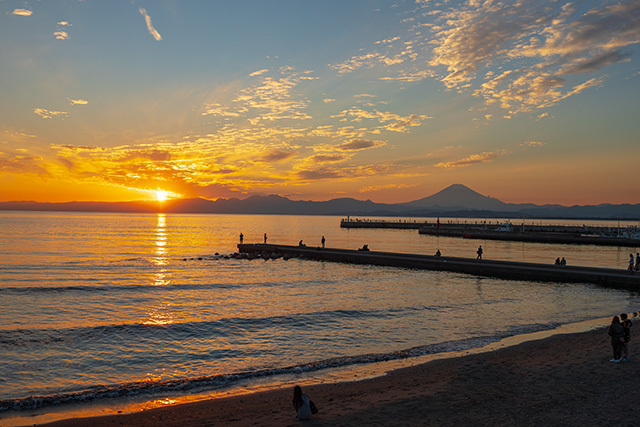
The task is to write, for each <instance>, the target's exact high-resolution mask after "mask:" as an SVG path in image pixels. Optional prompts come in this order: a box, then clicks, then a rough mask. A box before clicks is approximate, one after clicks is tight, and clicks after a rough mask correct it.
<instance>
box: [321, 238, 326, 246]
mask: <svg viewBox="0 0 640 427" xmlns="http://www.w3.org/2000/svg"><path fill="white" fill-rule="evenodd" d="M325 241H326V240H325V239H324V236H322V239H320V243H322V249H324V242H325Z"/></svg>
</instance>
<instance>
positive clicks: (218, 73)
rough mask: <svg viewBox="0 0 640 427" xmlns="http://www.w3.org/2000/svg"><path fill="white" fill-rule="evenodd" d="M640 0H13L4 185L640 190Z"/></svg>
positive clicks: (3, 124) (514, 195) (578, 198)
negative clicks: (455, 185)
mask: <svg viewBox="0 0 640 427" xmlns="http://www.w3.org/2000/svg"><path fill="white" fill-rule="evenodd" d="M639 42H640V0H626V1H609V0H601V1H590V0H581V1H575V2H566V1H563V0H557V1H553V0H522V1H517V0H516V1H493V0H487V1H481V0H468V1H454V0H451V1H447V0H442V1H431V0H411V1H408V0H407V1H401V0H397V1H383V0H349V1H345V0H337V1H334V0H322V1H312V0H233V1H218V0H203V1H199V0H190V1H177V0H171V1H170V0H154V1H150V0H147V1H142V0H108V1H107V0H99V1H98V0H82V1H79V0H48V1H13V0H0V89H1V90H0V201H11V200H35V201H41V202H66V201H132V200H147V199H153V198H155V197H156V196H158V195H160V196H161V197H164V196H168V197H183V198H187V197H202V198H207V199H217V198H221V197H222V198H240V199H243V198H246V197H249V196H252V195H268V194H278V195H282V196H285V197H288V198H290V199H293V200H316V201H323V200H330V199H334V198H340V197H352V198H356V199H359V200H366V199H370V200H373V201H374V202H380V203H400V202H408V201H412V200H416V199H420V198H422V197H426V196H429V195H432V194H434V193H436V192H438V191H440V190H442V189H444V188H445V187H447V186H449V185H451V184H464V185H466V186H468V187H470V188H472V189H473V190H475V191H478V192H479V193H481V194H484V195H488V196H491V197H495V198H498V199H500V200H502V201H504V202H510V203H537V204H545V203H559V204H563V205H574V204H580V205H588V204H600V203H640V137H639V135H640V57H639V52H638V50H639Z"/></svg>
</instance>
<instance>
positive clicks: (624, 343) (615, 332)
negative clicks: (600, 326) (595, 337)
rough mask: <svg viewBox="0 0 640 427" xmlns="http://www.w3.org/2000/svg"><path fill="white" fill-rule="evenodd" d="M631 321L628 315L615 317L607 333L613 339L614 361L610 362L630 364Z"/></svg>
mask: <svg viewBox="0 0 640 427" xmlns="http://www.w3.org/2000/svg"><path fill="white" fill-rule="evenodd" d="M631 325H633V323H631V320H629V319H628V316H627V313H622V314H621V315H620V316H613V319H612V320H611V325H610V326H609V330H608V331H607V333H608V334H609V336H610V337H611V347H613V359H611V360H610V362H613V363H618V362H628V361H629V341H630V340H631Z"/></svg>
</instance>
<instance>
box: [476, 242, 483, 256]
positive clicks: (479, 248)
mask: <svg viewBox="0 0 640 427" xmlns="http://www.w3.org/2000/svg"><path fill="white" fill-rule="evenodd" d="M482 252H483V251H482V245H480V246H479V247H478V250H477V251H476V253H477V254H478V256H477V257H476V259H482Z"/></svg>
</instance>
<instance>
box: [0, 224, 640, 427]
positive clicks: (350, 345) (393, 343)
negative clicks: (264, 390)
mask: <svg viewBox="0 0 640 427" xmlns="http://www.w3.org/2000/svg"><path fill="white" fill-rule="evenodd" d="M411 220H414V219H411ZM420 220H423V219H420ZM339 225H340V218H339V217H308V216H278V215H276V216H262V215H240V216H238V215H173V214H167V215H164V214H158V215H151V214H147V215H142V214H99V213H37V212H0V230H1V233H0V361H1V362H0V422H1V421H2V419H4V420H5V421H6V420H7V419H12V420H14V419H15V418H14V417H15V416H16V414H32V413H55V412H56V411H61V410H64V408H65V407H66V406H67V405H72V404H78V403H82V402H89V403H93V404H95V403H96V402H99V403H101V404H104V405H109V402H112V401H114V399H115V400H117V399H130V400H131V399H134V400H135V399H138V400H152V399H158V398H161V397H165V396H177V395H180V394H193V393H200V392H207V391H211V390H224V389H225V388H229V387H233V386H234V385H237V384H238V383H239V382H243V383H244V384H247V383H249V384H250V383H251V382H252V381H255V382H257V381H263V382H264V381H273V382H274V383H277V382H278V381H279V378H280V377H281V376H282V375H289V376H294V377H295V376H298V375H300V376H302V375H305V373H309V372H316V373H317V372H323V371H324V370H326V369H327V368H337V367H343V368H344V367H347V368H348V367H349V366H355V365H359V364H362V363H368V362H375V361H382V360H390V359H396V358H404V357H412V356H419V355H424V354H430V353H438V352H445V351H451V350H463V349H468V348H473V347H479V346H482V345H484V344H486V343H489V342H492V341H496V340H499V339H501V338H504V337H507V336H513V335H518V334H525V333H530V332H533V331H539V330H545V329H552V328H554V327H557V326H558V325H562V324H568V323H574V322H580V321H584V320H588V319H595V318H602V317H608V316H611V315H612V314H617V313H620V312H623V311H624V312H634V311H637V310H638V308H639V307H640V295H639V294H637V293H635V292H628V291H620V290H611V289H602V288H599V287H597V286H595V285H589V284H560V283H533V282H524V281H506V280H498V279H491V278H479V277H475V276H469V275H463V274H455V273H448V272H430V271H417V270H407V269H398V268H390V267H368V266H361V265H343V264H338V263H320V262H315V261H304V260H297V259H291V260H287V261H285V260H282V259H280V260H270V261H261V260H260V261H257V260H253V261H249V260H236V259H224V258H222V257H219V256H216V253H218V254H230V253H233V252H234V251H235V250H236V244H237V242H238V235H239V233H241V232H242V233H243V234H244V236H245V240H244V241H245V242H247V243H252V242H255V243H260V242H262V240H263V234H264V233H267V235H268V239H269V242H270V243H281V244H297V242H298V241H299V240H300V239H303V240H304V242H305V243H306V244H307V245H308V246H315V245H319V244H320V238H321V236H323V235H324V236H325V237H326V239H327V246H328V247H339V248H353V249H355V248H357V247H361V246H362V245H363V244H368V245H369V247H370V248H371V249H372V250H385V251H395V252H409V253H426V254H432V253H434V252H435V250H436V249H440V250H441V251H442V252H443V254H444V255H455V256H474V254H475V250H476V248H477V245H478V244H482V245H483V248H484V251H485V252H484V253H485V257H486V258H493V259H508V260H523V261H532V262H549V263H552V262H553V260H555V258H556V257H557V256H564V257H565V258H566V259H567V260H568V262H569V263H570V264H576V265H596V266H607V267H615V268H625V267H626V262H627V259H628V256H629V255H628V254H629V253H630V252H632V251H633V252H634V253H635V252H637V251H638V249H637V248H611V247H596V246H578V245H575V246H574V245H544V244H533V243H515V242H499V241H477V240H466V239H453V238H437V237H433V236H424V235H419V234H418V232H417V231H415V230H414V231H402V230H346V229H341V228H340V226H339ZM623 225H624V224H623ZM611 226H612V227H615V226H617V223H616V224H613V223H612V224H611Z"/></svg>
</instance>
